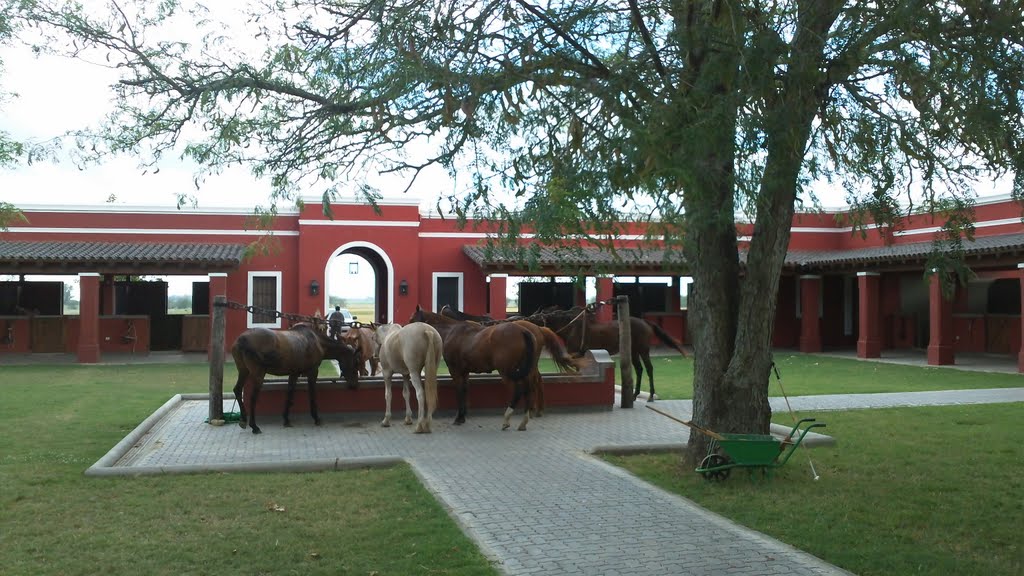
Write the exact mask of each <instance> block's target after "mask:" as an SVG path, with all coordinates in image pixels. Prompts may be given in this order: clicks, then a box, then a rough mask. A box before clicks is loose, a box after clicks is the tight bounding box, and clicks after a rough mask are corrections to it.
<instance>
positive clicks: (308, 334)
mask: <svg viewBox="0 0 1024 576" xmlns="http://www.w3.org/2000/svg"><path fill="white" fill-rule="evenodd" d="M231 357H232V358H234V360H235V367H237V368H238V381H237V382H236V383H235V389H234V392H235V398H237V399H238V406H239V411H240V412H241V417H240V418H239V421H238V425H239V426H241V427H242V428H243V429H244V428H245V427H246V426H247V425H251V426H252V433H253V434H259V433H260V432H262V430H260V427H259V426H257V425H256V401H257V400H258V399H259V395H260V390H261V389H262V388H263V380H264V378H266V375H267V374H273V375H275V376H288V397H287V400H286V401H285V405H284V425H285V427H290V426H291V421H290V420H289V419H288V412H289V410H290V409H291V407H292V398H293V396H294V394H295V383H296V382H297V381H298V379H299V376H302V375H305V376H306V378H307V382H308V387H309V413H310V415H312V416H313V422H314V423H316V425H317V426H319V425H320V416H319V414H317V408H316V378H317V373H318V371H319V370H320V363H321V362H322V361H323V360H324V359H325V358H329V359H333V360H337V361H338V364H339V366H340V367H341V369H342V374H343V375H344V377H345V382H346V383H347V384H348V387H349V388H356V387H358V386H359V371H358V366H357V364H356V353H355V350H353V349H352V347H351V346H349V345H347V344H344V343H342V342H338V341H337V340H333V339H331V338H329V337H328V336H327V335H326V334H324V333H323V332H320V331H319V330H317V329H316V327H314V326H313V325H312V324H307V323H305V322H301V323H298V324H295V325H294V326H292V327H291V328H289V329H288V330H269V329H267V328H251V329H249V330H246V331H245V332H242V334H241V335H239V336H238V338H237V339H236V340H235V343H234V344H232V346H231ZM246 383H249V384H250V385H249V386H246Z"/></svg>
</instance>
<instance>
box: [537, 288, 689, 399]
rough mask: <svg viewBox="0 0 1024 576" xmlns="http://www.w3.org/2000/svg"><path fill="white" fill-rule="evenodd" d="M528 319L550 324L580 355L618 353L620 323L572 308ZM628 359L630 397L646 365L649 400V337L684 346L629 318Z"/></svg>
mask: <svg viewBox="0 0 1024 576" xmlns="http://www.w3.org/2000/svg"><path fill="white" fill-rule="evenodd" d="M528 319H529V320H530V321H531V322H535V323H539V324H541V325H545V326H548V327H550V328H551V329H552V330H554V331H555V332H557V333H558V334H559V335H561V336H562V337H563V338H565V344H566V347H567V348H568V349H569V351H570V352H573V353H575V354H583V353H585V352H586V351H587V350H592V349H604V350H607V351H608V353H609V354H618V353H619V323H618V322H617V321H615V322H598V321H596V320H595V319H594V318H592V317H591V314H590V313H589V312H588V311H587V310H586V309H584V308H574V309H572V310H564V311H559V312H549V313H547V314H535V315H533V316H530V317H529V318H528ZM629 333H630V352H631V358H630V361H631V363H632V364H633V370H635V371H636V389H635V390H634V392H633V399H634V400H635V399H636V397H637V396H639V395H640V387H641V384H642V383H643V373H644V368H645V367H646V368H647V382H648V384H649V386H650V389H651V394H650V398H649V400H648V401H649V402H653V401H654V400H655V395H654V365H653V364H652V363H651V336H657V337H658V340H661V342H662V343H663V344H665V345H666V346H669V347H671V348H674V349H676V350H678V351H679V353H680V354H682V355H683V357H686V356H687V353H686V351H685V350H684V349H683V345H682V344H680V343H679V342H678V341H676V339H675V338H672V336H670V335H669V334H668V333H667V332H665V330H663V329H662V328H661V326H658V325H657V324H651V323H650V322H648V321H646V320H644V319H643V318H636V317H634V316H631V317H630V318H629Z"/></svg>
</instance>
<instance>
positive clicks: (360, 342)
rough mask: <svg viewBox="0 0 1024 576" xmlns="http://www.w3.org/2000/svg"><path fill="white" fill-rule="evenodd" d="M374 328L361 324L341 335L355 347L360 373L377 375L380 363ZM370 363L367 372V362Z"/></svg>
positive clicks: (343, 339) (344, 340)
mask: <svg viewBox="0 0 1024 576" xmlns="http://www.w3.org/2000/svg"><path fill="white" fill-rule="evenodd" d="M373 332H374V331H373V329H372V328H366V327H365V326H360V327H359V328H352V329H351V330H349V331H348V332H346V333H344V334H342V335H341V341H342V342H344V343H346V344H348V345H349V346H351V347H352V348H354V349H355V351H356V355H357V356H358V360H357V362H358V364H359V375H360V376H376V375H377V367H378V366H379V364H380V361H379V359H378V358H377V343H376V340H375V339H374V337H373ZM367 362H369V363H370V370H369V372H367V370H366V363H367Z"/></svg>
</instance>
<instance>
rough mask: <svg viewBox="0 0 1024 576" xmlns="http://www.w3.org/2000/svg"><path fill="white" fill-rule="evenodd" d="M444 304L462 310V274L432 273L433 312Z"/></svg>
mask: <svg viewBox="0 0 1024 576" xmlns="http://www.w3.org/2000/svg"><path fill="white" fill-rule="evenodd" d="M445 304H447V305H449V306H451V307H452V308H455V309H456V310H462V272H434V312H437V311H438V310H440V309H441V308H443V307H444V305H445Z"/></svg>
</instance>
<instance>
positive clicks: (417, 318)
mask: <svg viewBox="0 0 1024 576" xmlns="http://www.w3.org/2000/svg"><path fill="white" fill-rule="evenodd" d="M426 321H427V315H426V311H425V310H424V309H423V308H421V307H420V305H419V304H417V305H416V311H415V312H413V313H412V316H409V322H408V323H409V324H412V323H413V322H426Z"/></svg>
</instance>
